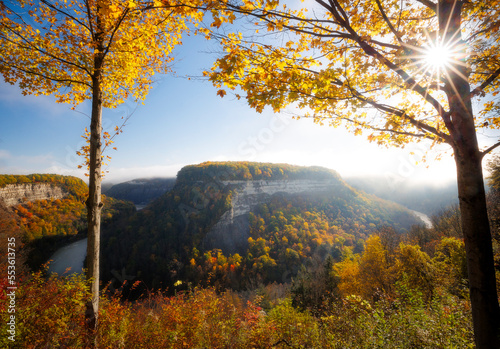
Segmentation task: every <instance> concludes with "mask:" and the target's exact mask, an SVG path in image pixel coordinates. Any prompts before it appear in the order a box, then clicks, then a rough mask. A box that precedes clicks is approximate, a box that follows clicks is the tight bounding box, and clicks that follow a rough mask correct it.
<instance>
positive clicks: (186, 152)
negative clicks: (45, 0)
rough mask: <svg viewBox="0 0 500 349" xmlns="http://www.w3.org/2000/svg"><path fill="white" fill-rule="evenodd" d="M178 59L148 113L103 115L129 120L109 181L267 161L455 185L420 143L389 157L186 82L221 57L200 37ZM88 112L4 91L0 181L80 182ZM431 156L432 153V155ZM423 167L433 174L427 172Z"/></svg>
mask: <svg viewBox="0 0 500 349" xmlns="http://www.w3.org/2000/svg"><path fill="white" fill-rule="evenodd" d="M184 43H185V44H184V46H182V47H179V49H178V50H177V51H176V59H177V63H176V66H175V67H174V69H175V70H176V72H177V73H176V75H177V76H163V77H159V79H158V82H157V83H156V84H155V86H154V87H153V90H152V91H151V92H150V94H149V96H148V98H147V99H146V101H145V105H136V104H135V103H131V102H129V103H126V104H124V105H122V106H120V107H118V108H117V109H116V110H105V111H104V115H103V121H104V125H105V127H107V129H108V130H112V129H113V127H114V126H115V125H118V124H120V121H121V117H122V116H125V115H127V114H129V113H131V112H133V114H132V116H131V118H130V119H129V121H128V123H127V126H126V127H125V128H124V129H123V133H122V134H121V135H119V136H118V137H117V138H116V139H115V144H114V145H115V146H116V147H117V148H118V150H117V151H114V150H109V151H108V152H107V155H110V156H112V160H111V162H110V164H109V167H108V170H109V173H108V174H107V175H106V177H105V181H108V182H120V181H125V180H129V179H133V178H138V177H171V176H175V174H176V173H177V171H178V170H179V169H180V168H181V167H182V166H184V165H187V164H195V163H200V162H203V161H209V160H210V161H225V160H235V161H263V162H284V163H291V164H297V165H317V166H324V167H328V168H331V169H334V170H337V171H338V172H339V173H340V174H341V175H342V176H343V177H349V176H366V175H377V176H382V177H383V178H385V179H386V180H388V181H390V182H391V183H394V184H397V183H401V182H412V181H422V180H430V181H433V182H435V183H441V182H442V181H448V180H454V178H455V170H454V162H453V159H452V158H451V156H449V155H447V156H445V158H444V160H441V161H440V162H435V161H429V162H428V163H427V164H420V165H416V164H415V160H417V159H418V157H415V156H412V155H410V150H413V151H415V152H416V153H417V154H421V153H422V152H423V151H425V150H426V149H427V147H426V146H425V145H420V146H413V147H408V148H407V149H394V148H391V149H387V148H381V147H378V146H376V145H374V144H370V143H369V142H368V141H367V140H366V139H365V138H364V137H363V136H357V137H355V136H354V135H352V134H350V133H348V132H347V131H346V130H345V129H343V128H337V129H335V128H331V127H328V126H318V125H314V124H313V123H312V121H310V120H298V121H297V120H292V119H291V116H289V115H287V114H280V115H276V114H273V113H272V111H271V110H265V111H264V112H263V113H262V114H258V113H256V112H255V111H254V110H252V109H250V108H249V107H248V106H247V104H246V102H245V101H244V100H240V101H238V100H236V99H234V98H232V96H230V95H227V96H225V97H224V98H220V97H219V96H217V95H216V91H217V90H216V89H215V88H214V87H213V86H212V85H211V84H210V83H209V82H207V81H200V80H196V79H191V80H188V79H187V78H186V76H187V75H190V76H199V75H201V73H202V71H203V70H204V69H208V68H209V67H210V65H211V62H212V61H213V59H214V56H213V55H211V54H208V53H206V52H208V51H215V50H216V49H217V47H216V43H215V42H207V41H205V40H204V39H202V38H199V37H189V38H186V39H185V40H184ZM89 114H90V111H89V106H88V104H84V105H81V106H79V107H78V108H77V111H72V110H70V105H65V104H57V103H55V99H54V98H53V97H51V96H42V97H34V96H23V95H22V94H21V92H20V91H19V89H18V88H17V87H16V86H11V85H8V84H5V83H4V82H3V81H2V82H1V83H0V125H1V126H0V173H9V174H28V173H36V172H38V173H59V174H68V175H75V176H78V177H81V178H84V176H83V171H82V170H78V169H77V165H78V164H79V163H81V161H82V159H80V158H78V157H77V156H76V151H77V150H78V149H79V148H80V147H81V145H82V144H83V143H82V142H83V139H82V138H81V137H80V136H81V135H82V134H83V130H84V128H85V127H86V126H88V125H89V123H90V119H89V116H88V115H89ZM429 157H430V158H433V155H432V154H430V155H429ZM426 166H429V167H428V168H426Z"/></svg>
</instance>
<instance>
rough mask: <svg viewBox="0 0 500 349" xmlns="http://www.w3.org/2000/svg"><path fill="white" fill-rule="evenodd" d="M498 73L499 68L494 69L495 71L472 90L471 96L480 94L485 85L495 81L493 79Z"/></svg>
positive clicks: (499, 72) (499, 73) (499, 71)
mask: <svg viewBox="0 0 500 349" xmlns="http://www.w3.org/2000/svg"><path fill="white" fill-rule="evenodd" d="M499 75H500V68H498V69H497V70H495V72H493V74H491V75H490V77H489V78H488V79H486V80H485V81H484V82H483V83H482V84H481V85H479V86H478V87H476V88H475V89H474V90H472V92H471V97H474V96H476V95H478V94H480V93H481V92H482V91H483V90H484V89H485V88H486V87H488V86H489V85H490V84H491V83H492V82H493V81H495V79H496V78H498V76H499Z"/></svg>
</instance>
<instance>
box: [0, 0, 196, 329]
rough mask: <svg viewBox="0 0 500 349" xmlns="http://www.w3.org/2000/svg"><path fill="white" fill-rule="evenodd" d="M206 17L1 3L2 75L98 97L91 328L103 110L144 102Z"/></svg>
mask: <svg viewBox="0 0 500 349" xmlns="http://www.w3.org/2000/svg"><path fill="white" fill-rule="evenodd" d="M202 16H203V14H202V12H197V11H194V10H192V11H190V10H187V9H180V8H178V7H176V6H175V5H172V6H170V5H167V2H165V3H163V2H161V1H156V0H155V1H153V0H151V1H139V0H116V1H104V0H75V1H62V0H61V1H59V0H53V1H49V0H38V1H37V0H19V1H12V2H9V3H4V2H0V44H1V46H2V50H1V52H0V72H1V73H2V74H3V76H4V79H5V81H6V82H9V83H11V84H14V83H17V84H18V85H19V87H20V88H21V90H22V92H23V94H35V95H41V94H45V95H54V96H55V97H56V98H57V102H66V103H72V104H73V105H77V104H79V103H81V102H83V101H85V100H91V104H92V111H91V123H90V135H89V147H88V154H86V155H87V156H88V164H89V192H88V193H89V196H88V199H87V211H88V216H87V222H88V248H87V261H88V263H87V269H88V270H87V277H88V279H89V280H91V290H92V294H93V296H92V302H91V303H92V304H89V305H88V313H89V317H88V320H89V324H90V326H91V327H95V325H96V324H97V322H96V320H97V312H98V306H99V241H100V222H101V210H102V206H103V203H102V200H101V179H102V170H101V166H102V160H103V155H102V147H103V144H102V143H103V140H105V139H104V138H103V137H104V134H103V130H102V108H103V107H108V108H114V107H116V106H117V105H119V104H120V103H123V102H124V101H126V100H127V99H129V98H131V99H134V100H144V99H145V97H146V95H147V93H148V91H149V90H150V88H151V84H152V82H153V75H154V74H155V73H168V72H169V71H170V64H171V62H172V60H173V58H172V57H171V55H170V54H171V52H172V50H173V48H174V47H175V46H177V45H178V44H180V43H181V41H180V39H181V35H182V33H183V32H185V31H187V27H188V22H189V21H196V20H199V19H201V17H202Z"/></svg>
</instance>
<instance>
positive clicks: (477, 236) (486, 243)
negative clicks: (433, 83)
mask: <svg viewBox="0 0 500 349" xmlns="http://www.w3.org/2000/svg"><path fill="white" fill-rule="evenodd" d="M462 5H463V1H457V0H440V1H439V4H438V17H439V31H440V36H441V38H442V39H443V43H444V44H452V45H453V46H454V47H456V49H457V53H456V56H455V59H456V61H453V62H452V65H453V67H451V68H448V69H447V71H446V76H445V88H444V91H445V92H446V94H447V97H448V102H449V112H448V113H445V114H444V121H445V124H446V126H447V128H448V131H449V133H450V136H451V138H452V141H451V146H452V147H453V152H454V155H455V162H456V167H457V183H458V197H459V203H460V215H461V223H462V233H463V237H464V243H465V251H466V258H467V270H468V276H469V292H470V301H471V308H472V320H473V324H474V340H475V343H476V347H477V348H478V349H486V348H488V349H491V348H500V339H499V337H498V336H499V334H500V332H499V326H500V309H499V305H498V297H497V291H496V281H495V266H494V260H493V247H492V240H491V232H490V224H489V220H488V213H487V210H486V195H485V190H484V180H483V170H482V166H481V161H482V153H481V152H480V151H479V145H478V142H477V136H476V127H475V124H474V116H473V115H474V114H473V109H472V103H471V99H470V98H471V97H470V96H471V94H470V91H471V89H470V84H469V79H468V76H469V73H470V72H469V71H468V68H467V64H466V61H465V57H466V56H467V52H466V43H465V42H464V41H463V40H462V39H461V11H462Z"/></svg>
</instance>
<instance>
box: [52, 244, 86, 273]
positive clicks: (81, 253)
mask: <svg viewBox="0 0 500 349" xmlns="http://www.w3.org/2000/svg"><path fill="white" fill-rule="evenodd" d="M86 255H87V238H85V239H81V240H78V241H75V242H72V243H71V244H69V245H66V246H64V247H61V248H60V249H58V250H57V251H56V252H55V253H54V254H53V255H52V256H51V257H50V259H51V260H52V262H50V264H49V274H51V273H57V274H59V275H62V274H64V272H65V271H66V269H67V268H71V270H70V272H69V273H67V274H64V275H69V274H74V273H77V274H79V273H81V272H82V269H83V262H84V261H85V256H86Z"/></svg>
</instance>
